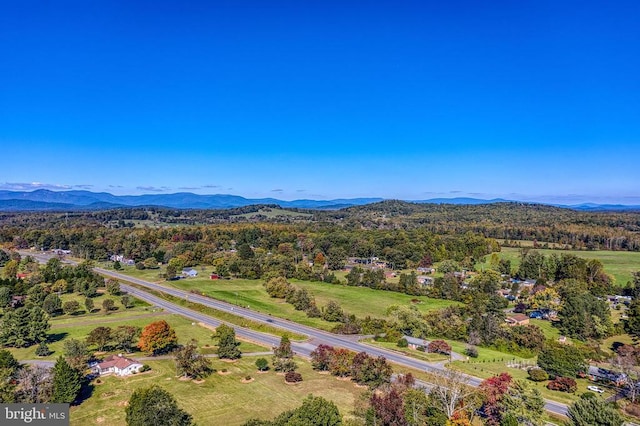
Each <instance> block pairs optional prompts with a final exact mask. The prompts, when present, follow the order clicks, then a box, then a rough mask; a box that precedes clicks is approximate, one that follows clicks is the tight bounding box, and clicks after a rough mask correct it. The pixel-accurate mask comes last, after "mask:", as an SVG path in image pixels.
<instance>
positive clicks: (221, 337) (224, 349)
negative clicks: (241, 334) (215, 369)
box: [213, 324, 242, 359]
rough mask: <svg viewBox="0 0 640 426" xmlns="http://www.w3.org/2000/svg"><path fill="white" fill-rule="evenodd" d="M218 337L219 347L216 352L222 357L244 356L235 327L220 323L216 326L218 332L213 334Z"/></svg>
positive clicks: (235, 357)
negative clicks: (239, 347)
mask: <svg viewBox="0 0 640 426" xmlns="http://www.w3.org/2000/svg"><path fill="white" fill-rule="evenodd" d="M213 337H214V338H217V339H218V349H217V351H216V353H217V354H218V357H219V358H221V359H238V358H240V357H241V356H242V353H241V352H240V349H238V346H240V342H238V341H237V340H236V332H235V330H234V329H233V327H229V326H228V325H226V324H220V326H219V327H218V328H216V334H215V335H214V336H213Z"/></svg>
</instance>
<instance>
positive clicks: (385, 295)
mask: <svg viewBox="0 0 640 426" xmlns="http://www.w3.org/2000/svg"><path fill="white" fill-rule="evenodd" d="M290 282H291V283H292V284H294V285H297V286H299V287H303V288H306V289H307V290H308V291H309V292H310V293H311V294H313V296H314V297H315V300H316V303H317V304H318V307H320V308H322V307H323V306H325V305H326V304H327V303H328V302H329V300H335V301H337V302H338V303H340V305H341V306H342V308H343V309H344V310H345V312H347V313H350V314H354V315H356V316H357V317H365V316H367V315H370V316H372V317H378V318H384V317H385V316H386V309H387V308H388V307H389V306H391V305H393V304H399V305H410V304H412V302H411V300H412V299H418V300H420V302H421V303H417V304H415V306H417V307H418V309H420V310H421V311H422V312H427V311H429V310H433V309H438V308H442V307H446V306H450V305H452V304H455V303H456V302H451V301H446V300H439V299H430V298H427V297H416V296H408V295H406V294H401V293H395V292H388V291H381V290H372V289H369V288H358V287H347V286H342V285H335V284H325V283H318V282H309V281H299V280H290ZM171 285H174V286H175V287H177V288H180V289H183V290H197V291H200V292H203V293H204V294H206V295H208V296H210V297H213V298H215V299H219V300H224V301H226V302H229V303H234V304H239V305H242V306H245V307H250V308H251V309H253V310H256V311H260V312H264V313H268V314H271V315H273V316H275V317H280V318H287V319H290V320H292V321H295V322H298V323H301V324H306V325H309V326H312V327H317V328H321V329H325V330H329V329H331V328H333V326H334V325H335V323H329V322H327V321H324V320H322V319H319V318H308V317H307V315H306V314H305V313H304V312H302V311H296V310H295V309H294V308H293V306H292V305H290V304H289V303H287V302H286V301H284V300H283V299H274V298H272V297H270V296H269V295H268V294H267V292H266V291H265V289H264V286H263V285H262V281H261V280H242V279H233V280H209V279H201V278H192V279H185V280H180V281H173V282H171Z"/></svg>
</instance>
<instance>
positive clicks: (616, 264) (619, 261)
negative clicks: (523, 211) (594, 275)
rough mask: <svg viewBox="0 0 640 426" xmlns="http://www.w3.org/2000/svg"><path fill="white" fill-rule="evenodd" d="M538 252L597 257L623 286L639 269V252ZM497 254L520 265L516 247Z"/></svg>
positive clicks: (548, 250) (512, 263) (587, 257)
mask: <svg viewBox="0 0 640 426" xmlns="http://www.w3.org/2000/svg"><path fill="white" fill-rule="evenodd" d="M535 250H537V251H539V252H540V253H542V254H544V255H545V256H548V255H550V254H554V253H555V254H557V255H558V256H559V255H561V254H563V253H565V254H573V255H576V256H578V257H582V258H584V259H598V260H600V261H601V262H602V264H603V265H604V270H605V272H606V273H608V274H610V275H612V276H613V277H614V278H615V283H616V284H617V285H619V286H624V285H625V284H626V283H627V281H631V280H632V272H636V271H640V253H639V252H630V251H609V250H594V251H586V250H551V249H535ZM498 255H499V256H500V257H501V258H503V259H508V260H511V267H512V268H514V269H517V268H518V266H519V265H520V249H519V248H516V247H503V248H502V251H501V252H500V253H498ZM488 260H489V256H487V263H484V264H479V265H478V268H480V267H482V266H485V267H486V266H488Z"/></svg>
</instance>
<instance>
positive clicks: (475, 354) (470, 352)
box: [464, 346, 478, 358]
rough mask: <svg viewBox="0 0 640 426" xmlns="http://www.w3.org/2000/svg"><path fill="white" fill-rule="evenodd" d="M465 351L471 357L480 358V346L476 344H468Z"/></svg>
mask: <svg viewBox="0 0 640 426" xmlns="http://www.w3.org/2000/svg"><path fill="white" fill-rule="evenodd" d="M464 353H465V354H467V356H469V357H471V358H478V348H476V347H475V346H467V348H466V349H465V350H464Z"/></svg>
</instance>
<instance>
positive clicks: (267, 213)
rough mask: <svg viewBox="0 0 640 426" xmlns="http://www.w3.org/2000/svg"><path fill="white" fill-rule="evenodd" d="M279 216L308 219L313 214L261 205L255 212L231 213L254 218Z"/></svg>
mask: <svg viewBox="0 0 640 426" xmlns="http://www.w3.org/2000/svg"><path fill="white" fill-rule="evenodd" d="M279 216H280V217H282V216H284V217H290V218H293V217H298V218H309V219H310V218H311V217H312V216H313V215H312V214H311V213H301V212H293V211H290V210H285V209H280V208H272V207H263V208H261V209H260V210H258V211H257V212H252V213H243V214H237V215H233V216H232V217H244V218H246V219H255V218H256V217H265V218H267V219H274V218H276V217H279Z"/></svg>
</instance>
